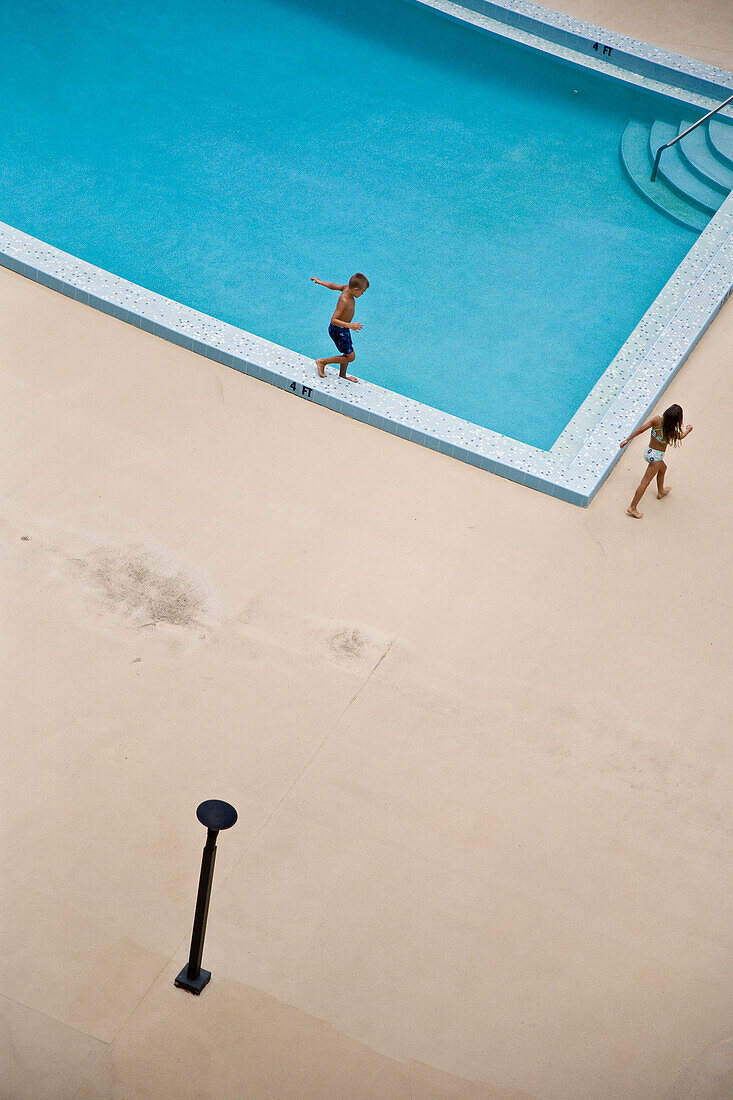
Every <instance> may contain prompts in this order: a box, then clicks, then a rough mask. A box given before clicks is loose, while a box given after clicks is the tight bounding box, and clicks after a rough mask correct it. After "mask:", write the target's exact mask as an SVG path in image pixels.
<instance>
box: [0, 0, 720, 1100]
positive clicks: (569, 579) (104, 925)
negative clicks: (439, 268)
mask: <svg viewBox="0 0 733 1100" xmlns="http://www.w3.org/2000/svg"><path fill="white" fill-rule="evenodd" d="M598 2H599V3H600V0H598ZM590 5H591V0H589V2H588V4H586V5H585V7H586V8H589V7H590ZM606 7H608V4H607V5H606ZM568 10H570V5H569V4H568ZM662 10H663V9H662V6H661V4H657V5H655V8H654V11H656V13H657V14H656V16H654V18H656V20H657V22H656V24H655V26H656V27H658V28H660V31H659V33H658V34H657V35H656V36H652V35H650V34H647V35H646V37H655V38H656V40H657V41H660V42H662V44H665V45H675V44H674V43H670V42H667V41H665V40H664V37H663V35H662V34H661V28H662V26H663V25H664V26H666V23H665V21H664V20H663V19H662V14H661V13H662ZM665 10H666V11H667V14H668V15H669V16H670V20H671V22H672V23H673V24H674V26H675V27H677V28H678V31H679V33H680V34H681V35H682V37H683V38H690V34H691V29H692V27H693V23H692V22H691V20H692V15H691V13H690V12H689V11H688V12H687V14H686V16H685V15H684V13H682V12H677V10H676V8H674V7H673V6H671V5H668V6H667V9H665ZM716 10H717V11H718V13H719V14H721V15H722V13H723V9H722V7H719V8H718V9H716ZM614 11H615V12H616V14H617V15H618V18H619V20H620V19H621V17H622V16H624V17H625V15H624V13H625V9H624V7H623V4H622V3H619V4H617V5H616V7H615V8H614ZM576 14H583V15H585V16H586V17H588V18H596V15H594V14H593V12H592V11H590V10H586V11H584V12H580V11H578V12H576ZM627 14H628V13H627ZM632 14H633V13H632ZM644 14H646V16H649V17H650V18H652V16H653V14H654V13H653V11H652V9H651V8H648V9H640V11H639V12H638V13H636V15H637V16H638V17H639V18H641V16H642V15H644ZM685 18H686V19H687V23H685V22H684V19H685ZM605 21H606V22H607V23H609V24H611V23H612V21H611V20H610V19H606V20H605ZM618 29H619V30H626V31H628V33H635V34H639V33H640V32H639V31H637V30H635V29H634V28H633V27H630V26H622V25H621V24H620V22H619V24H618ZM641 36H644V35H641ZM723 37H724V36H722V35H720V36H719V38H720V40H721V42H722V40H723ZM691 42H692V39H690V43H687V44H686V41H683V42H681V43H680V44H679V45H675V48H680V49H683V51H684V52H689V53H694V52H695V51H694V50H693V49H691V48H690V44H691ZM708 59H709V60H712V58H708ZM0 311H1V313H0V316H1V318H2V327H3V345H2V351H1V352H0V387H1V388H2V389H1V392H0V403H1V404H0V407H1V408H2V410H3V431H2V433H0V459H1V461H2V470H3V491H4V508H3V515H2V517H1V519H0V552H1V553H2V561H3V566H4V568H3V570H2V576H3V588H2V607H1V609H0V614H2V621H3V624H4V628H3V631H2V633H1V634H0V646H1V647H2V648H1V650H0V652H1V654H2V659H3V667H4V673H5V675H4V678H3V690H2V693H0V695H1V699H2V709H3V718H4V721H3V729H4V731H5V736H4V738H3V739H2V742H1V744H2V749H1V752H2V756H1V757H0V759H1V760H2V767H3V775H4V776H5V777H6V783H5V784H4V791H3V799H2V809H1V811H0V812H1V814H2V836H3V840H4V857H5V858H4V871H5V873H4V879H3V886H4V889H3V891H2V892H0V928H2V929H3V943H4V951H5V957H4V959H3V965H2V973H3V978H4V983H3V988H2V997H0V1019H1V1020H2V1025H1V1030H0V1034H1V1035H2V1040H1V1043H0V1059H2V1072H0V1096H1V1097H3V1098H10V1100H16V1098H22V1100H25V1098H28V1100H35V1098H36V1097H52V1098H54V1100H56V1098H59V1100H60V1098H66V1097H72V1096H79V1097H81V1098H83V1100H102V1098H107V1097H116V1098H120V1100H122V1098H124V1100H129V1098H138V1097H139V1098H143V1097H145V1098H148V1097H153V1098H158V1097H160V1098H168V1097H171V1098H178V1097H181V1098H184V1097H186V1098H188V1097H197V1098H201V1097H204V1098H209V1097H212V1098H213V1097H216V1098H219V1097H227V1098H228V1097H233V1098H239V1097H254V1098H260V1097H263V1098H265V1097H272V1098H280V1097H283V1098H285V1097H293V1098H301V1097H305V1098H310V1097H313V1098H320V1097H328V1098H342V1097H343V1098H351V1097H368V1098H372V1097H375V1098H387V1097H389V1098H402V1097H415V1098H423V1097H425V1098H433V1097H436V1098H437V1097H461V1098H464V1097H465V1098H471V1100H473V1098H478V1097H481V1098H485V1100H507V1098H509V1097H514V1098H542V1100H663V1098H664V1100H693V1098H694V1100H724V1098H727V1097H730V1096H733V1049H732V1048H733V1042H732V1041H731V1035H732V1034H733V985H732V983H731V977H732V976H733V975H732V971H733V967H732V965H731V956H732V954H733V950H732V949H733V919H732V917H733V913H732V912H731V910H732V909H733V905H732V902H731V899H732V897H733V893H732V891H731V886H732V885H733V884H732V883H731V843H730V840H731V799H730V790H731V772H732V770H733V769H732V768H731V755H732V752H733V750H732V749H731V744H730V734H731V706H730V694H731V692H730V689H731V667H732V665H731V656H732V654H731V632H730V627H729V622H730V611H731V558H730V545H731V535H732V534H733V521H732V519H731V505H730V498H729V495H728V486H727V477H726V471H725V466H724V459H723V460H722V461H721V457H720V456H721V452H720V440H721V421H722V422H723V423H724V421H725V409H726V408H727V407H728V404H729V403H730V400H731V390H732V388H733V386H732V383H731V372H730V367H731V348H733V306H731V305H728V306H727V307H726V308H725V309H724V310H723V312H722V313H721V315H720V317H719V318H718V319H717V320H716V322H715V323H714V324H713V326H712V327H711V329H710V330H709V332H708V333H707V334H706V336H705V337H704V338H703V340H702V341H701V343H700V344H699V346H698V348H697V349H696V351H695V353H694V354H693V356H692V357H691V358H690V360H689V361H688V363H687V364H686V366H685V367H684V369H683V371H682V372H681V374H680V376H679V377H678V379H677V380H676V381H675V383H674V384H673V386H672V388H671V390H670V391H669V398H668V399H669V400H673V399H676V400H679V401H680V403H682V404H683V405H684V406H685V408H686V410H687V412H688V414H689V418H690V419H691V420H692V422H693V423H694V425H695V432H694V433H693V435H692V436H691V438H690V439H689V440H688V441H687V442H686V443H685V446H684V447H683V448H682V449H681V450H680V451H678V452H675V453H674V454H673V455H672V456H671V461H670V467H671V468H670V483H671V484H672V485H673V492H672V494H671V495H670V497H668V498H667V499H666V500H664V501H662V502H658V501H656V500H655V499H654V497H653V496H652V495H651V494H648V497H649V499H648V500H645V501H644V508H645V511H646V513H647V515H646V517H645V519H644V520H643V522H641V523H634V522H633V521H632V520H630V519H627V518H626V516H625V514H624V509H625V506H626V504H627V503H628V499H629V497H630V495H631V492H632V491H633V488H634V486H635V484H636V481H637V480H638V478H639V476H640V474H641V472H642V469H643V464H642V459H641V452H642V449H643V445H642V444H641V443H638V444H634V445H632V447H631V449H630V451H629V453H627V454H626V455H624V456H623V458H622V460H621V462H620V463H619V466H618V467H617V469H616V470H615V471H614V473H613V474H612V476H611V478H610V479H609V481H608V482H607V484H606V486H605V487H604V488H603V489H602V490H601V493H600V494H599V496H598V498H597V499H596V500H595V501H594V503H593V505H592V506H591V507H590V509H588V510H581V509H576V508H572V507H570V506H568V505H564V504H561V503H558V502H557V501H553V500H551V499H550V498H548V497H545V496H543V495H541V494H536V493H532V492H530V491H528V490H524V489H522V488H521V487H519V486H517V485H514V484H512V483H510V482H507V481H503V480H501V479H498V478H494V477H491V476H489V475H486V474H483V473H481V472H480V471H477V470H473V469H471V468H470V467H467V466H464V465H462V464H460V463H455V462H451V461H450V460H448V459H446V458H444V457H442V456H440V455H436V454H434V453H432V452H429V451H426V450H424V449H422V448H418V447H414V446H411V445H410V444H408V443H405V442H404V441H401V440H398V439H396V438H394V437H392V436H389V435H386V434H384V433H380V432H378V431H375V430H372V429H370V428H367V427H365V426H364V425H361V424H358V423H356V422H354V421H351V420H349V419H347V418H343V417H339V416H337V415H335V414H332V413H329V412H327V411H326V410H323V409H319V408H317V407H314V406H311V405H308V404H306V403H305V402H299V401H296V400H293V399H292V398H291V397H290V395H288V394H285V393H282V392H279V391H276V390H274V389H272V388H270V387H267V386H265V385H263V384H261V383H258V382H256V381H254V380H252V379H249V378H246V377H244V376H242V375H239V374H237V373H236V372H233V371H230V370H227V369H225V368H222V367H219V366H217V365H216V364H213V363H211V362H210V361H207V360H204V359H201V358H198V357H196V356H194V355H190V354H188V353H186V352H183V351H181V350H180V349H178V348H175V347H173V346H171V345H169V344H165V343H163V342H160V341H157V340H155V339H154V338H153V337H151V336H148V335H146V334H144V333H141V332H139V331H136V330H134V329H132V328H130V327H128V326H125V325H123V324H121V323H119V322H116V321H114V320H112V319H110V318H108V317H104V316H102V315H100V314H98V313H94V312H93V311H90V310H87V309H85V308H84V307H82V306H80V305H78V304H76V303H73V302H70V301H69V300H68V299H66V298H62V297H61V296H59V295H56V294H54V293H52V292H51V291H48V290H46V289H44V288H42V287H38V286H36V285H33V284H32V283H29V282H28V281H26V280H23V279H21V278H20V277H18V276H15V275H12V274H10V273H8V272H6V271H2V270H0ZM666 400H667V398H665V401H666ZM723 435H724V431H723ZM208 797H219V798H225V799H228V800H229V801H231V802H232V803H233V804H234V805H235V806H236V807H237V809H238V811H239V814H240V818H239V822H238V823H237V825H236V827H235V828H234V829H232V830H231V831H230V832H228V833H226V834H223V835H222V836H221V838H220V845H219V854H218V857H217V868H216V880H215V891H214V896H213V899H212V908H211V917H210V928H209V933H208V937H207V943H206V952H205V959H204V962H205V965H206V966H208V967H209V968H211V969H212V971H213V973H214V978H213V980H212V983H211V985H210V986H209V987H208V988H207V989H206V991H205V993H204V994H203V996H202V997H201V998H199V999H197V998H193V997H190V996H189V995H187V994H184V993H183V992H181V991H179V990H176V989H175V988H174V986H173V981H172V980H173V977H174V975H175V974H176V973H177V971H178V970H179V969H180V967H181V966H182V965H183V963H184V961H185V958H186V954H187V947H188V937H189V935H190V926H191V925H190V922H191V919H192V915H193V904H194V898H195V890H196V881H197V875H198V867H199V860H200V851H201V845H202V843H203V839H204V834H203V830H202V829H201V827H200V826H199V825H198V824H197V822H196V821H195V818H194V810H195V806H196V805H197V803H198V802H199V801H200V800H202V799H204V798H208Z"/></svg>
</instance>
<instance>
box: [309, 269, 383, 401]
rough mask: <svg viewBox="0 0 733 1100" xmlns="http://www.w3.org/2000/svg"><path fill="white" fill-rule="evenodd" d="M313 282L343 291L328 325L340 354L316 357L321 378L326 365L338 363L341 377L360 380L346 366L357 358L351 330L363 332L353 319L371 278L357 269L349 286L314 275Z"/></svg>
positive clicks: (329, 333)
mask: <svg viewBox="0 0 733 1100" xmlns="http://www.w3.org/2000/svg"><path fill="white" fill-rule="evenodd" d="M311 282H312V283H318V285H319V286H325V287H327V288H328V290H339V291H340V292H341V293H340V296H339V300H338V302H337V303H336V308H335V310H334V311H333V317H332V318H331V324H330V325H329V326H328V335H329V336H330V337H331V339H332V340H333V342H334V344H335V345H336V347H337V348H338V350H339V353H340V354H339V355H332V356H330V357H329V358H327V359H316V369H317V371H318V373H319V374H320V376H321V378H325V377H326V370H325V368H326V366H327V365H328V364H329V363H338V364H339V377H340V378H345V379H346V381H347V382H358V381H359V379H358V378H354V376H353V375H351V374H347V373H346V367H347V364H348V363H353V362H354V360H355V359H356V353H355V351H354V345H353V344H352V342H351V332H352V331H353V332H361V329H362V325H360V324H359V323H358V322H357V321H354V320H353V316H354V309H355V307H356V299H357V298H361V296H362V294H363V293H364V291H365V290H366V289H367V287H368V286H369V280H368V279H367V277H366V275H362V274H361V272H359V271H357V273H356V275H352V276H351V278H350V279H349V282H348V285H347V286H343V285H341V284H339V283H324V282H323V281H322V280H321V279H316V278H315V277H314V276H311Z"/></svg>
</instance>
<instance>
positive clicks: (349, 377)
mask: <svg viewBox="0 0 733 1100" xmlns="http://www.w3.org/2000/svg"><path fill="white" fill-rule="evenodd" d="M342 377H343V378H344V379H345V380H346V381H347V382H358V381H359V379H358V378H354V376H353V374H344V375H342Z"/></svg>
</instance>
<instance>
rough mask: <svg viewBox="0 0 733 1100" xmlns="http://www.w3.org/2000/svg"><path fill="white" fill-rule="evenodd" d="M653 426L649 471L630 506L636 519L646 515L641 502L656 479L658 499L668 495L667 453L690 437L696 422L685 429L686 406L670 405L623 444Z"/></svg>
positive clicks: (646, 459) (648, 459)
mask: <svg viewBox="0 0 733 1100" xmlns="http://www.w3.org/2000/svg"><path fill="white" fill-rule="evenodd" d="M650 429H651V433H652V434H651V436H650V437H649V446H648V447H647V449H646V450H645V451H644V460H645V462H647V464H648V465H647V470H646V473H645V474H644V476H643V478H642V479H641V481H640V482H639V488H638V489H637V490H636V492H635V493H634V499H633V500H632V502H631V504H630V505H629V507H628V508H627V509H626V511H627V513H628V514H629V515H630V516H633V517H634V519H641V518H642V516H643V515H644V513H643V512H640V511H639V501H640V500H641V498H642V497H643V496H644V493H645V492H646V491H647V489H648V488H649V486H650V485H651V483H652V481H654V478H656V479H657V498H658V499H659V500H661V499H662V497H666V495H667V493H668V492H669V488H668V487H666V488H665V485H664V475H665V474H666V472H667V463H666V462H665V461H664V452H665V451H666V450H667V447H668V446H672V447H676V446H677V444H678V443H681V442H682V440H683V439H684V438H685V436H688V435H689V434H690V432H691V431H692V424H688V425H687V426H686V427H684V428H683V427H682V409H681V408H680V406H679V405H670V406H669V408H668V409H665V410H664V412H663V413H662V415H661V416H653V417H652V418H651V420H647V422H646V424H642V425H641V427H640V428H637V429H636V431H635V432H632V433H631V435H629V436H627V437H626V439H623V440H622V441H621V443H620V444H619V446H621V447H625V446H626V444H627V443H630V442H631V440H632V439H635V438H636V436H637V435H642V434H643V433H644V432H647V431H649V430H650Z"/></svg>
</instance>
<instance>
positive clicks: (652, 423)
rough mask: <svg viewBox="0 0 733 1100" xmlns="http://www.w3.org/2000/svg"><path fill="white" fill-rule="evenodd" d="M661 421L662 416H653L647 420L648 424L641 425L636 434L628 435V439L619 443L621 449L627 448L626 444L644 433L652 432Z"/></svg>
mask: <svg viewBox="0 0 733 1100" xmlns="http://www.w3.org/2000/svg"><path fill="white" fill-rule="evenodd" d="M661 419H662V418H661V416H652V417H651V418H650V419H649V420H647V422H646V424H641V425H640V426H639V427H638V428H637V429H636V431H635V432H632V433H631V435H627V436H626V439H622V440H621V442H620V443H619V447H625V446H626V444H627V443H630V442H631V440H632V439H636V437H637V435H642V434H643V433H644V432H648V431H650V430H651V429H652V428H654V427H656V426H657V421H658V420H659V421H661Z"/></svg>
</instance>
